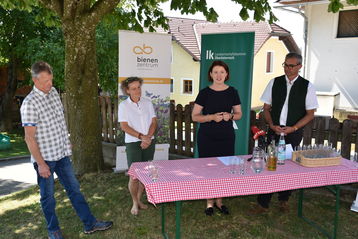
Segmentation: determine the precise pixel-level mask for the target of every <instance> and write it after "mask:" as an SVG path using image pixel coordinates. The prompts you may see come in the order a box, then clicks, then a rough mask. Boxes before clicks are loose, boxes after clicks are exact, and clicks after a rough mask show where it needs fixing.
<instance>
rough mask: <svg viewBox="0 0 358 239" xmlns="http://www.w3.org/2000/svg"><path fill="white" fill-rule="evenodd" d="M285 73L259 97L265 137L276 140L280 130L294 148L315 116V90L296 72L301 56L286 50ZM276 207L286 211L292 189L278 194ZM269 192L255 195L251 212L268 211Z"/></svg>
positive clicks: (270, 194) (271, 83)
mask: <svg viewBox="0 0 358 239" xmlns="http://www.w3.org/2000/svg"><path fill="white" fill-rule="evenodd" d="M282 66H283V69H284V71H285V75H282V76H279V77H276V78H274V79H272V80H271V81H270V82H269V84H268V85H267V86H266V89H265V91H264V93H263V94H262V96H261V101H263V102H264V116H265V119H266V122H267V123H268V124H269V127H270V129H269V132H268V138H269V140H271V139H275V141H276V142H278V139H279V137H280V134H281V133H284V134H285V141H286V144H291V145H292V147H293V148H295V147H297V146H298V145H299V144H300V143H301V140H302V136H303V127H304V126H305V125H306V124H307V123H309V122H310V121H311V120H312V119H313V118H314V112H315V110H316V109H317V108H318V101H317V96H316V91H315V89H314V87H313V85H312V84H311V83H310V82H309V81H308V80H306V79H304V78H302V77H301V76H300V75H299V71H300V69H301V68H302V56H301V55H300V54H297V53H289V54H287V55H286V57H285V62H284V63H282ZM278 194H279V196H278V200H279V208H280V211H282V212H288V210H289V207H288V199H289V197H290V195H291V191H282V192H279V193H278ZM271 197H272V193H269V194H261V195H259V196H258V197H257V202H258V204H259V205H258V206H257V207H255V209H254V210H252V213H254V214H259V213H264V212H267V211H268V208H269V204H270V201H271Z"/></svg>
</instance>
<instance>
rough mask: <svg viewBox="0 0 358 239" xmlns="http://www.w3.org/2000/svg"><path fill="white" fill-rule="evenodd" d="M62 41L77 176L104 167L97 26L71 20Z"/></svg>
mask: <svg viewBox="0 0 358 239" xmlns="http://www.w3.org/2000/svg"><path fill="white" fill-rule="evenodd" d="M62 26H63V32H64V38H65V44H66V46H65V55H66V56H65V57H66V61H65V62H66V65H65V88H66V98H67V104H68V105H67V106H68V107H67V109H68V112H67V114H68V119H69V121H68V123H69V131H70V135H71V136H70V139H71V143H72V146H73V147H72V150H73V165H74V168H75V171H76V173H77V174H83V173H87V172H97V171H99V170H101V169H102V167H103V156H102V138H101V128H100V121H99V117H100V111H99V104H98V69H97V61H96V41H95V40H96V38H95V36H96V35H95V28H96V26H95V25H94V24H93V25H89V24H86V23H85V22H81V20H80V18H77V19H76V20H74V21H68V22H63V25H62Z"/></svg>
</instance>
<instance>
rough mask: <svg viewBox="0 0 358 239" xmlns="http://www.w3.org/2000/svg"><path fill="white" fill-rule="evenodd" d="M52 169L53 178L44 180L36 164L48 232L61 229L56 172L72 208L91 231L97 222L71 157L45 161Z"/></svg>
mask: <svg viewBox="0 0 358 239" xmlns="http://www.w3.org/2000/svg"><path fill="white" fill-rule="evenodd" d="M45 162H46V163H47V165H48V166H49V167H50V170H51V176H50V177H48V178H43V177H41V176H40V175H39V172H38V165H37V163H34V168H35V170H36V173H37V183H38V185H39V186H40V195H41V199H40V202H41V207H42V211H43V213H44V215H45V218H46V221H47V229H48V231H51V232H53V231H57V230H59V229H60V227H59V223H58V219H57V216H56V212H55V207H56V200H55V197H54V191H55V185H54V178H53V173H54V172H55V173H56V175H57V177H58V179H59V180H60V182H61V184H62V185H63V187H64V188H65V189H66V192H67V195H68V197H69V199H70V200H71V203H72V206H73V207H74V209H75V210H76V213H77V215H78V216H79V217H80V219H81V220H82V222H83V224H84V226H85V229H86V230H89V229H91V228H92V227H93V225H94V224H95V222H96V218H95V217H94V216H93V215H92V213H91V210H90V208H89V206H88V204H87V202H86V199H85V198H84V197H83V195H82V193H81V191H80V184H79V183H78V181H77V179H76V176H75V174H74V172H73V168H72V164H71V161H70V158H69V157H64V158H62V159H60V160H59V161H51V162H50V161H45Z"/></svg>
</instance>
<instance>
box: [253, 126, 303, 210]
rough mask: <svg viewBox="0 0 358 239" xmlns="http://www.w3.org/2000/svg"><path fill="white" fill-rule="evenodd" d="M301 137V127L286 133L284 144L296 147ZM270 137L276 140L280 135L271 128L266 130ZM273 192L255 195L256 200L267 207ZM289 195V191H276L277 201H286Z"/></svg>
mask: <svg viewBox="0 0 358 239" xmlns="http://www.w3.org/2000/svg"><path fill="white" fill-rule="evenodd" d="M302 137H303V129H299V130H297V131H296V132H293V133H291V134H288V135H286V136H285V141H286V144H291V145H292V148H293V149H294V148H296V147H297V146H298V145H300V143H301V140H302ZM271 138H274V139H275V142H278V140H279V138H280V135H277V134H276V133H275V132H273V131H272V130H271V129H270V130H269V132H268V139H269V141H271ZM272 195H273V193H267V194H260V195H258V196H257V202H258V203H259V204H260V205H261V206H262V207H264V208H269V204H270V202H271V198H272ZM290 196H291V191H282V192H278V200H279V201H288V199H289V198H290Z"/></svg>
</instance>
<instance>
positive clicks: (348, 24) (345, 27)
mask: <svg viewBox="0 0 358 239" xmlns="http://www.w3.org/2000/svg"><path fill="white" fill-rule="evenodd" d="M345 37H358V9H354V10H347V11H340V12H339V16H338V28H337V38H345Z"/></svg>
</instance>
